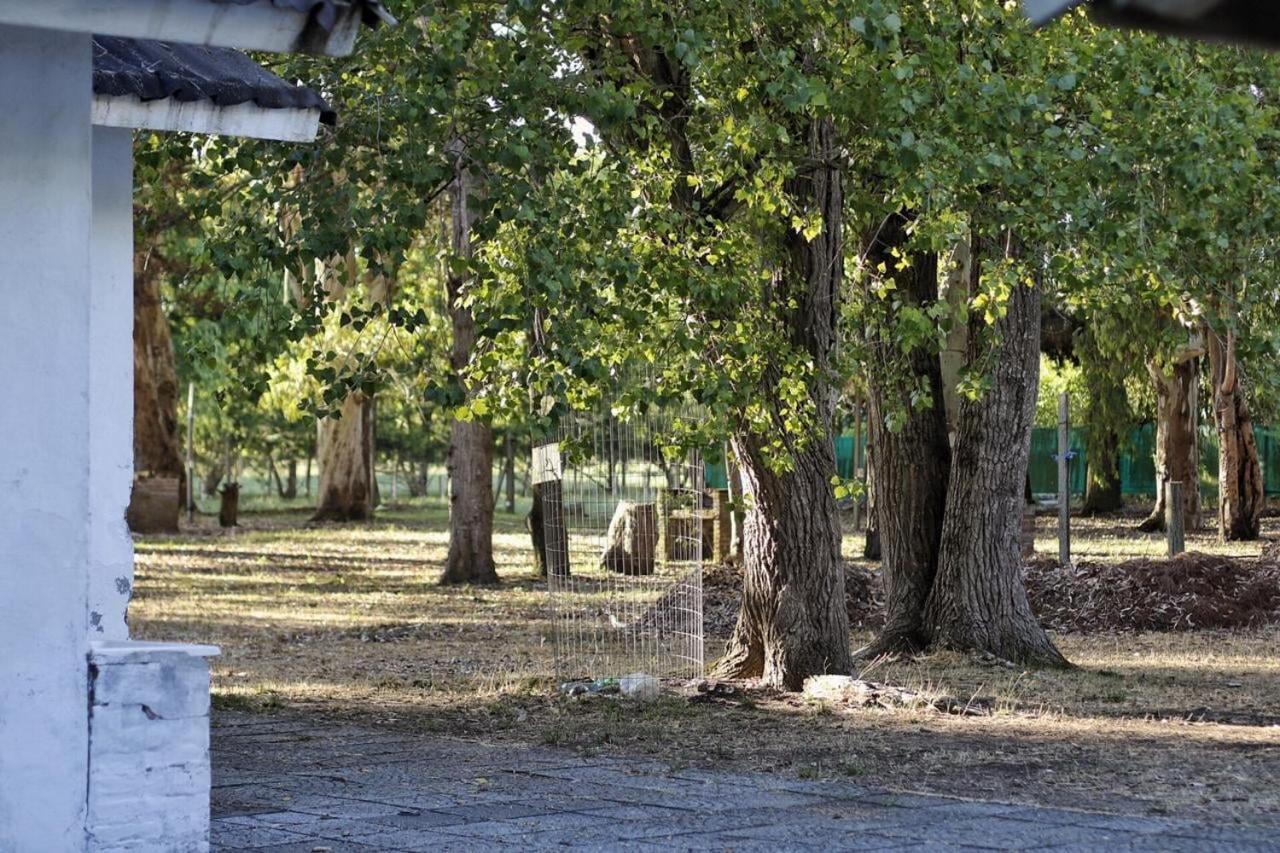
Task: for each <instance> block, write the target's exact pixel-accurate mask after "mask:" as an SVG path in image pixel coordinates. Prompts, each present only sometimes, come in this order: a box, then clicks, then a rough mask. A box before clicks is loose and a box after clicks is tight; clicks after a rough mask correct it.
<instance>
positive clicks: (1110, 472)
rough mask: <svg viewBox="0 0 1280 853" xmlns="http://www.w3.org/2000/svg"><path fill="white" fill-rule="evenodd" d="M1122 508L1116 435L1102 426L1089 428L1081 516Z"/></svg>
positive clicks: (1113, 431) (1118, 438)
mask: <svg viewBox="0 0 1280 853" xmlns="http://www.w3.org/2000/svg"><path fill="white" fill-rule="evenodd" d="M1123 508H1124V496H1123V495H1122V494H1121V491H1120V436H1118V435H1117V434H1116V431H1115V430H1114V429H1110V428H1107V427H1104V426H1096V427H1095V426H1092V425H1091V426H1090V427H1089V448H1088V461H1087V468H1086V469H1085V486H1084V503H1083V504H1082V505H1081V506H1080V514H1081V515H1083V516H1091V515H1100V514H1102V513H1107V512H1115V511H1116V510H1119V509H1123Z"/></svg>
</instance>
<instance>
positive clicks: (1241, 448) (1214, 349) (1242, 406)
mask: <svg viewBox="0 0 1280 853" xmlns="http://www.w3.org/2000/svg"><path fill="white" fill-rule="evenodd" d="M1208 343H1209V364H1210V368H1211V372H1212V375H1213V413H1214V419H1215V421H1216V423H1217V428H1218V538H1219V539H1220V540H1222V541H1223V542H1228V541H1244V540H1249V541H1251V540H1254V539H1257V538H1258V530H1259V525H1260V523H1261V519H1262V509H1263V506H1264V505H1265V504H1266V492H1265V490H1264V489H1263V485H1262V463H1261V461H1260V460H1259V459H1258V445H1257V443H1256V442H1255V440H1254V436H1253V419H1252V418H1250V417H1249V407H1248V405H1247V403H1246V402H1245V398H1244V391H1243V390H1242V389H1241V387H1240V365H1239V364H1238V363H1237V360H1236V340H1235V334H1234V333H1233V332H1228V333H1227V339H1226V340H1225V341H1223V339H1222V338H1221V337H1219V336H1218V334H1217V333H1216V332H1213V331H1210V332H1209V333H1208Z"/></svg>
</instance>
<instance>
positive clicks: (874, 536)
mask: <svg viewBox="0 0 1280 853" xmlns="http://www.w3.org/2000/svg"><path fill="white" fill-rule="evenodd" d="M870 436H871V428H870V424H868V427H867V439H868V440H867V529H866V531H865V532H864V533H863V536H862V557H863V559H866V560H879V559H880V558H881V557H882V556H883V552H884V549H883V548H881V547H880V500H879V498H877V497H876V449H875V442H874V441H871V440H870Z"/></svg>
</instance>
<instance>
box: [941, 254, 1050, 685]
mask: <svg viewBox="0 0 1280 853" xmlns="http://www.w3.org/2000/svg"><path fill="white" fill-rule="evenodd" d="M1002 243H1003V246H1001V247H1000V248H1001V249H1003V251H1004V252H1005V253H1012V252H1015V251H1017V247H1016V244H1015V242H1014V240H1013V238H1012V237H1009V236H1006V237H1005V238H1003V239H1002ZM992 248H996V247H992ZM981 258H982V255H981V254H980V253H979V252H976V251H975V253H974V259H973V267H974V274H973V275H972V276H971V281H972V282H973V285H974V291H976V285H977V283H978V276H979V270H980V268H981V266H982V264H981ZM972 292H973V291H971V293H972ZM981 323H982V320H981V317H980V316H979V315H978V313H977V312H974V314H973V315H972V317H971V321H970V328H969V341H968V353H969V359H968V360H969V363H970V364H972V363H974V362H975V361H977V360H978V359H979V358H980V357H981V356H983V355H987V354H991V355H994V370H993V376H992V382H991V387H990V389H989V390H987V391H986V393H985V394H983V395H982V396H981V397H979V398H977V399H968V398H966V399H963V400H961V401H960V408H959V412H958V418H957V423H956V437H955V445H954V448H953V455H952V464H951V470H950V479H949V483H948V487H947V507H946V513H945V516H944V518H943V522H942V539H941V544H940V547H939V551H938V572H937V577H936V578H935V580H934V584H933V589H932V592H931V593H930V596H929V601H928V603H927V605H926V607H925V629H926V631H927V632H928V635H929V638H930V640H931V641H932V643H933V644H934V645H937V646H943V647H948V648H956V649H965V650H977V651H984V652H991V653H993V654H995V655H998V656H999V657H1002V658H1005V659H1007V660H1013V661H1018V662H1021V663H1027V664H1035V665H1048V666H1065V665H1066V660H1065V659H1064V658H1063V657H1062V655H1061V654H1060V653H1059V652H1058V650H1057V649H1056V648H1055V647H1054V645H1053V643H1052V642H1051V641H1050V640H1049V637H1048V635H1047V634H1046V633H1045V631H1044V629H1043V628H1042V627H1041V626H1040V623H1039V621H1037V619H1036V617H1035V614H1034V613H1032V611H1031V604H1030V602H1029V601H1028V600H1027V592H1026V587H1025V585H1024V583H1023V579H1022V559H1021V539H1022V519H1023V513H1024V509H1025V506H1026V502H1025V499H1024V495H1023V491H1024V486H1025V481H1026V476H1027V461H1028V458H1029V457H1030V453H1031V426H1032V423H1033V421H1034V417H1035V407H1036V392H1037V386H1038V380H1039V369H1040V290H1039V285H1038V283H1037V285H1036V286H1016V287H1014V289H1013V292H1012V293H1011V294H1010V296H1009V301H1008V309H1007V313H1006V314H1005V316H1004V317H1002V318H1000V319H999V320H998V321H997V322H996V323H995V325H994V326H992V327H986V328H984V327H982V325H981Z"/></svg>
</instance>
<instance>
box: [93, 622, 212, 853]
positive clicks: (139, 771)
mask: <svg viewBox="0 0 1280 853" xmlns="http://www.w3.org/2000/svg"><path fill="white" fill-rule="evenodd" d="M217 653H218V649H217V647H215V646H195V645H184V644H181V643H143V642H136V641H121V642H104V643H93V644H91V646H90V652H89V803H88V814H87V818H86V839H87V845H86V846H87V848H88V849H89V850H91V851H103V852H104V853H105V851H121V853H123V851H137V850H166V851H183V853H187V851H193V852H194V853H203V851H206V850H208V849H209V786H210V770H209V665H208V663H207V662H206V661H205V658H206V657H210V656H213V655H216V654H217Z"/></svg>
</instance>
